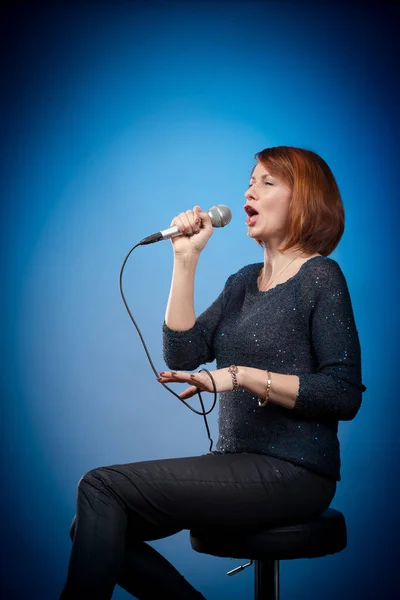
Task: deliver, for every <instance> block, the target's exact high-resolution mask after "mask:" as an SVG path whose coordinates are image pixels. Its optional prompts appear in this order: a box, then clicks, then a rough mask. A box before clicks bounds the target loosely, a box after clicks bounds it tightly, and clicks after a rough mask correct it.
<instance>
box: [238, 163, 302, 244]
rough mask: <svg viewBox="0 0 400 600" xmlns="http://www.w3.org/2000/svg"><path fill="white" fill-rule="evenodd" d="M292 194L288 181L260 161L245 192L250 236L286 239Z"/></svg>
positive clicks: (268, 239)
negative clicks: (274, 173)
mask: <svg viewBox="0 0 400 600" xmlns="http://www.w3.org/2000/svg"><path fill="white" fill-rule="evenodd" d="M291 195H292V192H291V189H290V188H289V187H288V186H287V185H286V184H285V183H283V182H282V181H281V180H280V179H277V178H276V177H272V175H270V173H269V171H268V169H266V168H265V167H264V166H263V165H262V164H261V163H257V165H256V167H255V168H254V171H253V173H252V176H251V178H250V185H249V187H248V189H247V190H246V192H245V197H246V204H245V205H244V209H245V211H246V213H247V215H248V218H247V220H246V225H247V235H248V236H249V237H252V238H255V239H257V240H260V241H266V242H267V241H271V240H273V239H275V240H276V241H277V242H278V243H280V242H282V241H283V240H284V239H285V236H286V234H287V226H288V217H289V204H290V199H291Z"/></svg>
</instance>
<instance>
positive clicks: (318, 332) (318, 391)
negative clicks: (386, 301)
mask: <svg viewBox="0 0 400 600" xmlns="http://www.w3.org/2000/svg"><path fill="white" fill-rule="evenodd" d="M300 288H301V289H300V291H299V294H298V296H299V297H298V303H299V306H298V310H299V311H300V314H303V315H304V314H307V311H308V313H309V328H310V335H311V345H312V348H313V352H314V355H315V360H316V364H317V369H316V372H315V373H302V374H300V375H299V378H300V382H299V383H300V385H299V392H298V395H297V399H296V404H295V407H294V409H293V410H294V412H295V413H297V414H300V415H304V416H306V417H309V418H312V419H323V418H327V419H330V418H331V419H334V420H343V421H348V420H351V419H353V418H354V417H355V416H356V414H357V412H358V410H359V408H360V405H361V397H362V392H363V391H365V389H366V387H365V386H364V385H363V384H362V380H361V351H360V343H359V338H358V333H357V329H356V325H355V321H354V316H353V309H352V304H351V299H350V295H349V291H348V288H347V283H346V280H345V278H344V275H343V273H342V271H341V270H340V267H339V265H338V264H337V263H336V262H335V261H333V260H331V259H326V260H322V261H316V262H315V264H314V265H313V269H310V270H309V271H308V272H307V279H306V281H302V282H301V284H300Z"/></svg>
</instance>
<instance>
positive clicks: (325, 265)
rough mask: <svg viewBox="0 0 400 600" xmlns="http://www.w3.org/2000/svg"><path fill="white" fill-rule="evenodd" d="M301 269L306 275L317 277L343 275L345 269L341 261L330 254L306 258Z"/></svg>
mask: <svg viewBox="0 0 400 600" xmlns="http://www.w3.org/2000/svg"><path fill="white" fill-rule="evenodd" d="M301 271H302V272H303V274H304V275H307V276H308V277H310V276H314V275H315V276H316V277H325V278H326V277H328V278H330V277H343V276H344V275H343V271H342V269H341V267H340V265H339V263H338V262H337V261H336V260H334V259H333V258H330V257H329V256H321V255H318V256H314V257H312V258H310V259H309V260H306V261H305V262H304V263H303V265H302V267H301Z"/></svg>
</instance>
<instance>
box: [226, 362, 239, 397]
mask: <svg viewBox="0 0 400 600" xmlns="http://www.w3.org/2000/svg"><path fill="white" fill-rule="evenodd" d="M238 371H239V369H238V368H237V366H236V365H231V366H230V367H228V372H229V373H230V374H231V376H232V384H233V388H232V392H237V391H238V389H239V384H238V380H237V375H236V373H237V372H238Z"/></svg>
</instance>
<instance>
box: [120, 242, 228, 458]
mask: <svg viewBox="0 0 400 600" xmlns="http://www.w3.org/2000/svg"><path fill="white" fill-rule="evenodd" d="M141 244H142V242H139V243H138V244H136V245H135V246H133V248H131V249H130V250H129V252H128V254H127V255H126V256H125V259H124V262H123V263H122V266H121V270H120V273H119V290H120V292H121V297H122V300H123V302H124V304H125V308H126V310H127V311H128V315H129V317H130V319H131V321H132V323H133V324H134V326H135V328H136V331H137V332H138V335H139V338H140V341H141V342H142V345H143V348H144V351H145V352H146V355H147V358H148V360H149V363H150V366H151V368H152V369H153V372H154V374H155V376H156V377H159V373H158V371H157V369H156V368H155V366H154V363H153V361H152V360H151V356H150V354H149V351H148V349H147V346H146V343H145V341H144V339H143V336H142V333H141V331H140V329H139V327H138V324H137V323H136V321H135V319H134V318H133V315H132V313H131V311H130V309H129V306H128V303H127V301H126V299H125V294H124V290H123V288H122V276H123V273H124V269H125V265H126V263H127V261H128V258H129V257H130V255H131V254H132V252H133V251H134V250H135V248H137V247H138V246H140V245H141ZM202 371H204V372H205V373H207V375H208V376H209V377H210V379H211V382H212V386H213V392H214V400H213V403H212V406H211V408H210V410H208V411H206V410H205V408H204V404H203V399H202V397H201V392H200V390H199V389H198V390H197V395H198V396H199V400H200V404H201V408H202V409H203V410H202V412H201V411H198V410H196V409H195V408H193V407H192V406H190V404H188V403H187V402H186V401H185V400H183V399H182V398H180V397H179V395H178V394H177V393H175V392H174V390H171V388H170V387H168V386H167V385H166V384H165V383H162V382H160V383H161V385H163V386H164V387H165V388H166V389H167V390H168V391H169V392H171V394H173V395H174V396H175V397H176V398H178V400H180V401H181V402H182V403H183V404H185V406H187V407H188V408H190V410H192V411H193V412H194V413H196V414H197V415H202V417H203V418H204V422H205V426H206V430H207V436H208V439H209V440H210V452H211V450H212V445H213V440H212V439H211V436H210V429H209V427H208V422H207V417H206V415H209V414H210V412H211V411H213V410H214V408H215V405H216V403H217V389H216V386H215V381H214V378H213V376H212V375H211V373H210V371H208V370H207V369H200V370H199V371H198V372H199V373H201V372H202Z"/></svg>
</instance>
